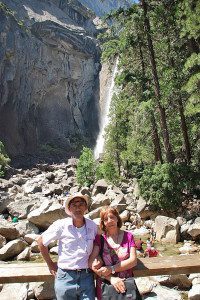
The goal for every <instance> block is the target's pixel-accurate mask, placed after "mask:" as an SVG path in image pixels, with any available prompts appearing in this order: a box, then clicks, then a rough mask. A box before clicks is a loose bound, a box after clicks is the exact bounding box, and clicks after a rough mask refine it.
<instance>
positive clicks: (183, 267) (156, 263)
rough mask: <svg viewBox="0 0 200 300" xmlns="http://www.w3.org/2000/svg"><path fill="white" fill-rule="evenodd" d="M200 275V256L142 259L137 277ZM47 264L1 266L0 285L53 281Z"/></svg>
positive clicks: (136, 272) (136, 268)
mask: <svg viewBox="0 0 200 300" xmlns="http://www.w3.org/2000/svg"><path fill="white" fill-rule="evenodd" d="M191 273H200V254H194V255H180V256H168V257H154V258H140V259H138V264H137V266H136V267H135V268H134V276H135V277H145V276H154V275H172V274H176V275H177V274H191ZM52 280H53V276H52V275H51V274H50V273H49V270H48V268H47V266H46V264H45V263H17V264H13V263H5V264H0V283H18V282H38V281H52Z"/></svg>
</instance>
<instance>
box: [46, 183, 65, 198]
mask: <svg viewBox="0 0 200 300" xmlns="http://www.w3.org/2000/svg"><path fill="white" fill-rule="evenodd" d="M62 192H63V189H62V186H61V184H60V183H59V184H55V183H50V184H48V185H46V186H45V187H44V188H42V194H43V195H44V196H45V197H48V196H53V195H61V194H62Z"/></svg>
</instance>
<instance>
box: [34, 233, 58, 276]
mask: <svg viewBox="0 0 200 300" xmlns="http://www.w3.org/2000/svg"><path fill="white" fill-rule="evenodd" d="M37 243H38V247H39V250H40V253H41V254H42V257H43V258H44V260H45V261H46V263H47V266H48V268H49V271H50V273H51V274H52V275H53V276H56V272H57V264H56V263H55V262H53V261H52V259H51V257H50V255H49V249H48V247H46V246H44V244H43V240H42V236H40V237H39V238H38V239H37Z"/></svg>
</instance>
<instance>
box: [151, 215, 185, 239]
mask: <svg viewBox="0 0 200 300" xmlns="http://www.w3.org/2000/svg"><path fill="white" fill-rule="evenodd" d="M179 228H180V226H179V223H178V221H177V220H176V219H172V218H169V217H165V216H157V217H156V219H155V232H156V240H158V241H161V240H164V241H165V242H170V243H177V242H178V241H179V240H180V234H179Z"/></svg>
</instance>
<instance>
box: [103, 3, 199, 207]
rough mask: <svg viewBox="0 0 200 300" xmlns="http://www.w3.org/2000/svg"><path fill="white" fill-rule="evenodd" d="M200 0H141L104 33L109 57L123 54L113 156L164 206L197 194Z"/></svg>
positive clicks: (110, 136)
mask: <svg viewBox="0 0 200 300" xmlns="http://www.w3.org/2000/svg"><path fill="white" fill-rule="evenodd" d="M199 11H200V3H199V2H196V1H189V2H188V1H187V0H181V1H180V0H176V1H166V0H159V1H153V0H141V1H139V3H138V4H134V5H133V6H132V7H131V8H130V9H129V10H123V9H121V10H118V11H117V12H115V13H113V14H112V15H110V16H108V18H112V20H113V26H112V28H110V29H109V30H108V31H107V32H106V33H105V34H103V35H101V36H100V39H101V41H102V50H103V55H102V59H103V60H105V61H108V60H109V61H111V60H112V59H113V60H114V59H115V57H116V55H117V56H118V57H119V69H120V72H119V74H118V76H117V78H116V84H117V85H118V86H119V89H120V92H118V94H117V95H115V96H114V97H113V99H112V103H111V110H110V116H111V122H110V124H109V126H108V128H107V134H106V145H105V157H104V163H105V161H106V160H107V158H110V157H112V161H113V162H114V163H115V164H114V165H115V168H116V171H117V173H118V174H121V172H122V171H123V172H125V174H126V176H129V177H132V176H136V177H138V178H139V182H140V187H141V192H142V194H143V196H144V197H146V198H148V199H150V200H151V204H152V205H154V206H155V207H156V208H158V209H160V208H167V209H172V210H173V209H176V208H178V207H179V205H180V204H181V202H182V201H183V200H185V199H187V197H191V195H193V193H194V188H195V187H196V185H197V182H198V179H199V163H200V135H199V125H200V104H199V103H200V102H199V96H200V91H199V89H200V61H199V59H200V54H199V47H200V45H199V38H200V33H199V25H198V16H199Z"/></svg>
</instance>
